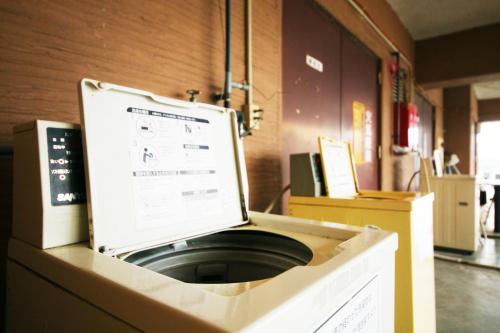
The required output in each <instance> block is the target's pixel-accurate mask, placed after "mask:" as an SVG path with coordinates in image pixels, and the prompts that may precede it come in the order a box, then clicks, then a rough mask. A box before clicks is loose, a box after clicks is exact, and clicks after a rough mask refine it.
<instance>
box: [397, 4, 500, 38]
mask: <svg viewBox="0 0 500 333" xmlns="http://www.w3.org/2000/svg"><path fill="white" fill-rule="evenodd" d="M387 2H388V3H389V4H390V5H391V6H392V8H393V9H394V11H395V12H396V14H397V15H398V16H399V18H400V19H401V21H402V22H403V24H404V25H405V26H406V28H407V29H408V31H409V32H410V34H411V35H412V37H413V39H415V40H420V39H426V38H430V37H435V36H440V35H446V34H449V33H452V32H457V31H461V30H467V29H471V28H475V27H479V26H483V25H488V24H491V23H495V22H500V1H499V0H418V1H415V0H387Z"/></svg>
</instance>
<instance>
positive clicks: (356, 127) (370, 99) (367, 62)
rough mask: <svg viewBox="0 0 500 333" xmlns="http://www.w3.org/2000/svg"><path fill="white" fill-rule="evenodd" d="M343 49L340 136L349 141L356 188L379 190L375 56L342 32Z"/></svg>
mask: <svg viewBox="0 0 500 333" xmlns="http://www.w3.org/2000/svg"><path fill="white" fill-rule="evenodd" d="M341 44H342V45H341V48H342V56H341V61H342V65H341V68H342V71H341V73H342V77H341V89H342V94H341V97H342V109H341V110H342V112H341V118H342V121H341V137H342V140H343V141H347V142H349V143H351V147H352V148H353V153H354V157H355V161H356V171H357V174H358V181H359V187H360V188H361V189H370V190H377V189H379V188H380V187H379V158H378V145H379V141H378V128H379V126H378V121H379V113H378V96H379V89H378V67H379V61H378V58H377V57H376V56H375V55H374V54H373V53H371V52H370V51H369V50H368V49H367V48H366V47H365V46H364V45H362V44H361V43H360V42H359V41H358V40H356V39H355V38H353V37H352V36H351V35H350V34H349V33H348V32H346V31H344V32H343V33H342V38H341Z"/></svg>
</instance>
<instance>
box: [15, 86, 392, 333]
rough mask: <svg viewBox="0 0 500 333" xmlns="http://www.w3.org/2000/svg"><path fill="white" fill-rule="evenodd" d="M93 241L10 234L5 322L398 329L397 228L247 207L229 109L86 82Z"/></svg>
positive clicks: (24, 325) (123, 327)
mask: <svg viewBox="0 0 500 333" xmlns="http://www.w3.org/2000/svg"><path fill="white" fill-rule="evenodd" d="M81 103H82V132H83V146H84V156H85V164H86V165H85V166H86V170H85V171H86V181H87V182H86V186H87V198H88V203H87V205H88V216H89V236H90V243H80V244H72V245H67V246H60V247H56V248H53V249H45V250H42V249H38V248H36V247H34V246H33V245H29V244H28V243H26V242H24V241H23V240H22V239H11V241H10V243H9V262H8V311H7V312H8V313H7V315H8V316H7V317H8V329H9V330H11V331H24V330H28V329H30V330H40V329H45V330H49V331H64V330H70V329H71V330H72V331H78V330H80V331H89V330H120V331H127V330H128V331H134V330H138V331H147V332H156V331H166V330H173V331H180V332H188V331H189V332H193V331H203V332H229V331H248V332H250V331H261V332H269V331H294V332H295V331H297V332H299V331H301V332H303V331H341V330H342V331H343V332H348V331H352V332H384V333H385V332H392V331H393V329H394V314H393V312H394V252H395V250H396V247H397V236H396V235H395V234H394V233H391V232H386V231H380V230H373V229H370V228H365V229H359V228H354V227H347V226H342V225H338V224H331V223H327V224H326V223H321V222H315V221H310V220H305V219H298V218H291V217H285V216H276V215H270V214H262V213H256V212H249V211H248V210H247V207H248V183H247V177H246V169H245V163H244V157H243V149H242V145H241V140H240V138H239V134H238V130H237V123H236V114H235V112H234V111H232V110H228V109H224V108H220V107H215V106H211V105H205V104H198V103H188V102H183V101H177V100H172V99H169V98H165V97H160V96H157V95H154V94H151V93H149V92H145V91H141V90H137V89H132V88H127V87H122V86H118V85H114V84H109V83H103V82H99V81H95V80H87V79H85V80H83V81H82V82H81Z"/></svg>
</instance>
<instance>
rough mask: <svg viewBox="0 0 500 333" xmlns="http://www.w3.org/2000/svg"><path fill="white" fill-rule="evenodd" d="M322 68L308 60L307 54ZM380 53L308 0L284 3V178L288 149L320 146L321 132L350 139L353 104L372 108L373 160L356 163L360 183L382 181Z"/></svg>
mask: <svg viewBox="0 0 500 333" xmlns="http://www.w3.org/2000/svg"><path fill="white" fill-rule="evenodd" d="M307 54H308V55H311V56H313V57H314V58H316V59H318V60H320V61H321V62H322V63H323V72H318V71H316V70H314V69H312V68H310V67H309V66H307V65H306V55H307ZM377 73H378V59H377V57H375V56H374V55H373V54H372V53H371V52H370V51H368V49H367V48H366V47H364V46H363V45H362V44H361V43H360V42H359V41H357V40H356V39H355V38H354V37H352V36H351V35H350V34H349V33H348V32H347V31H346V30H345V29H344V28H343V27H342V26H340V25H339V24H338V23H337V22H336V21H335V20H334V19H333V18H332V17H331V16H330V15H329V14H328V13H326V12H324V11H323V9H321V8H320V7H319V6H317V5H316V4H315V3H314V2H313V1H310V0H294V1H284V3H283V122H282V136H283V146H282V170H283V172H282V177H283V178H282V179H283V183H284V184H286V183H288V182H289V155H290V154H292V153H302V152H317V151H318V143H317V138H318V136H320V135H324V136H329V137H333V138H335V139H338V140H345V141H349V142H351V141H352V137H353V135H352V113H353V111H352V104H353V101H358V102H362V103H363V104H365V105H366V107H367V109H370V111H372V112H373V119H374V122H373V132H374V135H373V143H372V147H373V163H370V164H366V165H361V166H359V167H358V173H359V174H358V176H359V178H360V185H361V188H365V189H376V188H378V187H379V181H378V158H377V156H376V154H377V146H378V139H377V128H378V126H377V120H378V86H377Z"/></svg>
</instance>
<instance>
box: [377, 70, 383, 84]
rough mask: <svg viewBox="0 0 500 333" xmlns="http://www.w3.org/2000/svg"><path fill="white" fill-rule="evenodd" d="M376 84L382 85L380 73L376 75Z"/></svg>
mask: <svg viewBox="0 0 500 333" xmlns="http://www.w3.org/2000/svg"><path fill="white" fill-rule="evenodd" d="M377 82H378V84H379V85H381V84H382V72H380V71H379V72H378V73H377Z"/></svg>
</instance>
